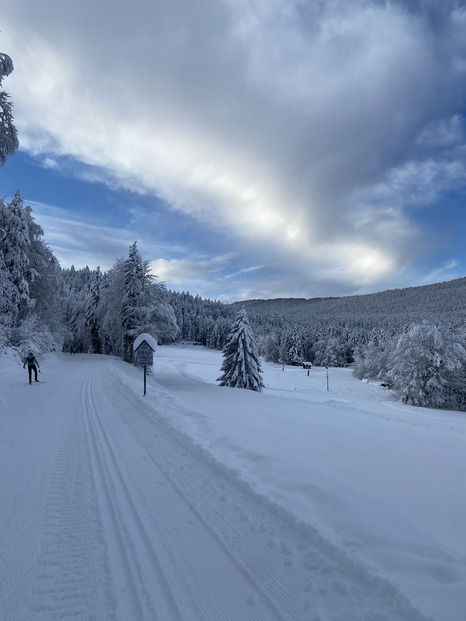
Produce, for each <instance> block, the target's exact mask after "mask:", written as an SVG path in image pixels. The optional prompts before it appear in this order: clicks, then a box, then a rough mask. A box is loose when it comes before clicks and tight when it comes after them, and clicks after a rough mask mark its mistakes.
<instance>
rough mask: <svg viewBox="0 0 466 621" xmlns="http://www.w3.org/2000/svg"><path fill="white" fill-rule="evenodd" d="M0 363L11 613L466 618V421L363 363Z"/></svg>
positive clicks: (176, 355)
mask: <svg viewBox="0 0 466 621" xmlns="http://www.w3.org/2000/svg"><path fill="white" fill-rule="evenodd" d="M221 362H222V356H221V353H219V352H214V351H208V350H205V349H203V348H201V347H195V346H189V347H181V346H178V347H159V348H158V350H157V352H156V356H155V366H154V371H155V373H154V375H153V376H152V377H151V378H150V379H149V381H148V392H147V395H146V396H145V397H144V396H143V394H142V393H143V381H142V373H141V372H139V371H138V370H137V369H135V368H134V367H132V366H130V365H128V364H125V363H123V362H122V361H119V360H117V359H114V358H109V357H104V356H91V355H76V356H69V355H67V356H66V355H64V354H54V355H49V356H46V357H45V358H44V359H43V360H42V361H41V363H42V364H41V366H42V373H41V376H40V378H41V379H42V380H43V381H44V382H45V383H41V384H38V385H32V386H29V385H28V383H27V373H26V371H23V370H22V368H21V367H20V366H18V365H17V364H16V363H14V362H13V361H11V360H6V359H3V360H2V359H0V472H1V476H0V533H1V534H0V603H1V607H0V618H1V619H5V620H7V621H34V620H36V619H37V620H39V619H40V620H47V621H58V620H68V619H82V620H86V621H88V620H92V619H95V620H98V621H100V620H109V621H110V620H114V619H115V620H121V621H132V620H138V621H139V620H146V619H147V620H153V619H159V620H161V621H172V620H173V621H188V620H189V621H230V620H231V621H249V620H256V621H275V620H281V621H292V620H300V621H317V620H322V621H327V620H328V621H336V620H339V621H350V620H354V621H396V620H410V621H411V620H420V619H429V618H431V619H435V620H436V621H464V619H465V618H466V588H465V585H466V494H465V493H464V490H465V485H466V433H465V432H466V416H465V415H464V414H463V413H458V412H448V411H436V410H423V409H418V408H412V407H408V406H403V405H401V404H398V403H395V402H393V401H391V400H390V397H389V395H388V394H387V393H386V392H385V389H383V388H381V387H378V386H372V385H369V384H365V383H362V382H359V381H358V380H356V379H355V378H354V377H353V376H352V374H351V371H349V370H346V369H330V370H329V390H328V391H327V387H326V371H325V369H320V368H313V369H312V370H311V371H310V373H309V376H308V374H307V371H305V370H303V369H298V368H292V367H286V368H285V370H284V371H282V368H281V367H280V366H278V365H274V364H265V365H264V382H265V384H266V389H265V390H264V392H263V393H262V394H259V393H254V392H251V391H246V390H237V389H230V388H223V387H219V386H217V385H216V384H215V380H216V378H217V377H218V376H219V374H220V366H221Z"/></svg>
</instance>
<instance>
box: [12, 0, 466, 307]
mask: <svg viewBox="0 0 466 621" xmlns="http://www.w3.org/2000/svg"><path fill="white" fill-rule="evenodd" d="M455 4H456V3H453V2H451V3H450V2H448V1H446V2H445V3H444V4H443V11H442V15H441V20H437V21H436V20H435V19H433V16H432V15H433V14H432V12H433V11H435V3H429V2H427V3H422V6H423V8H419V7H418V8H417V5H416V2H411V3H409V4H408V3H403V2H391V3H381V2H376V1H375V0H374V1H370V0H355V1H354V2H351V3H348V2H344V1H342V0H327V1H325V2H319V3H302V2H299V1H298V0H295V1H292V2H287V3H283V2H279V1H278V0H267V1H265V0H253V1H250V0H248V1H247V2H246V1H241V0H223V1H222V0H218V1H217V2H211V0H198V1H197V2H196V3H193V2H191V1H190V0H172V1H171V2H165V1H162V0H159V1H155V2H154V1H149V0H139V1H138V2H136V3H134V2H132V3H129V2H125V1H124V0H119V1H118V2H108V1H100V2H90V0H82V1H81V2H79V3H63V2H62V0H44V1H43V2H40V3H38V2H35V1H34V0H15V2H14V3H11V4H10V6H8V7H5V8H4V10H3V24H2V30H3V32H2V39H3V42H4V44H5V43H6V46H5V45H4V47H5V48H6V49H5V51H7V52H8V53H9V54H10V55H11V56H12V57H13V59H14V62H15V72H14V73H13V74H12V76H11V77H10V78H9V84H8V89H9V91H10V92H11V94H12V96H13V99H14V101H15V112H16V120H17V125H18V127H19V129H20V137H21V142H22V145H23V148H25V149H27V150H28V151H30V152H31V153H36V154H46V156H47V157H48V158H49V160H48V161H49V163H50V164H49V165H52V162H53V161H55V159H54V158H59V156H60V155H72V156H73V157H75V158H77V159H79V160H81V161H83V162H85V163H87V164H90V165H92V166H96V167H99V169H101V170H102V179H104V180H105V181H107V182H108V179H109V178H111V179H112V180H113V183H114V184H115V185H118V184H120V185H121V186H123V187H125V188H129V189H132V190H136V191H141V192H146V193H153V194H157V195H158V196H162V197H163V198H164V199H165V200H166V201H168V202H169V203H170V204H171V205H172V207H173V209H176V210H178V211H182V212H185V213H187V214H190V215H191V216H193V217H195V218H196V219H197V220H199V221H200V222H203V223H204V224H205V226H206V227H209V228H213V229H217V230H219V231H220V230H221V231H222V233H223V234H228V236H229V238H230V240H231V247H232V249H233V248H234V249H235V252H239V251H241V252H244V253H245V254H248V253H252V252H254V253H255V255H256V259H255V260H257V257H259V262H260V263H261V264H263V265H270V264H280V265H282V266H287V269H286V270H283V271H277V272H276V278H275V280H274V279H273V278H271V279H270V281H269V282H268V283H267V284H263V285H261V283H260V281H259V280H258V281H257V282H256V283H255V286H256V287H257V291H259V290H260V291H268V292H269V293H270V295H282V294H283V292H284V290H285V288H287V291H288V290H289V289H293V290H295V289H296V290H298V291H301V295H305V296H307V295H312V294H313V293H314V292H318V291H319V283H320V284H321V285H322V287H325V286H327V285H328V286H329V287H330V288H335V289H336V290H338V287H339V286H340V289H341V291H351V290H353V291H355V290H358V289H359V288H361V287H367V286H372V285H374V284H375V283H378V282H383V281H384V279H388V278H392V277H393V275H394V274H396V273H401V272H402V271H403V269H404V268H405V267H406V265H407V264H408V263H409V261H410V260H411V259H412V257H413V249H416V248H417V247H419V246H420V245H422V243H424V242H422V238H423V236H424V235H423V231H422V229H421V228H420V227H419V225H418V224H415V223H414V221H413V219H412V218H411V216H410V210H411V209H412V208H413V206H423V205H426V204H431V203H432V201H435V200H437V199H438V198H439V196H440V195H441V194H442V192H445V191H448V190H450V189H452V188H460V187H462V186H464V185H465V174H464V173H465V161H466V158H465V156H464V152H459V151H458V147H461V146H462V145H464V131H463V121H462V117H461V114H460V112H459V111H458V109H457V108H458V103H457V102H458V97H459V95H460V94H461V87H460V81H461V80H460V79H459V78H458V76H461V75H462V73H461V72H462V71H463V70H462V68H461V67H462V63H464V62H465V59H466V38H465V37H463V36H462V34H464V25H465V23H466V17H465V16H466V12H465V11H464V10H462V9H460V8H455ZM419 6H421V4H420V5H419ZM434 17H435V16H434ZM38 24H40V27H38ZM453 148H456V152H455V154H453V152H452V149H453ZM426 150H427V151H426ZM427 152H428V153H427ZM426 153H427V155H426ZM225 231H228V233H225ZM201 255H202V249H201V248H200V249H199V253H198V256H201ZM251 260H252V259H251ZM174 261H175V260H173V259H165V261H164V260H163V259H160V260H159V261H158V263H157V264H156V268H157V266H158V268H159V271H161V272H162V273H163V274H165V276H167V280H168V276H169V277H170V278H172V279H173V281H176V282H178V281H179V280H180V278H182V274H183V273H185V274H186V273H190V274H191V273H192V271H193V269H194V267H195V266H197V268H199V269H200V268H201V264H202V260H198V259H194V260H193V258H192V257H186V258H185V259H182V260H178V259H176V262H174ZM189 266H191V267H189ZM303 266H306V267H305V268H303ZM156 271H157V269H156ZM201 271H202V270H201ZM202 273H203V274H205V273H206V272H205V270H204V271H202ZM257 275H258V277H259V273H258V274H257ZM286 279H288V280H289V282H293V283H294V284H293V286H291V287H289V286H288V285H286V287H285V285H284V281H285V280H286ZM323 283H327V285H324V284H323ZM243 284H244V283H243ZM256 297H257V295H256Z"/></svg>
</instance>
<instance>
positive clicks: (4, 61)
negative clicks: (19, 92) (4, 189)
mask: <svg viewBox="0 0 466 621" xmlns="http://www.w3.org/2000/svg"><path fill="white" fill-rule="evenodd" d="M12 71H13V62H12V60H11V58H10V57H9V56H8V55H7V54H3V53H0V86H1V84H2V82H3V79H4V78H6V77H7V76H8V75H10V73H11V72H12ZM12 108H13V106H12V103H11V101H10V97H9V95H8V93H5V91H0V164H1V165H2V166H3V164H4V163H5V162H6V159H7V157H9V156H10V155H12V154H13V153H14V152H15V151H16V149H17V148H18V146H19V143H18V135H17V133H16V127H15V126H14V125H13V111H12Z"/></svg>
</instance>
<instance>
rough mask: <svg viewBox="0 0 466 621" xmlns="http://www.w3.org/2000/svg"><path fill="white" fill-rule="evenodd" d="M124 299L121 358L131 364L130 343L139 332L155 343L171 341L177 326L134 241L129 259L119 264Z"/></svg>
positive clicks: (147, 264)
mask: <svg viewBox="0 0 466 621" xmlns="http://www.w3.org/2000/svg"><path fill="white" fill-rule="evenodd" d="M119 268H120V269H121V270H122V286H123V297H122V301H121V311H120V318H121V329H122V350H123V358H124V359H125V360H126V361H127V362H132V361H133V357H134V353H133V342H134V339H135V338H136V337H137V336H138V334H140V333H141V332H148V333H150V334H155V335H156V338H157V340H158V341H160V342H162V341H163V339H164V338H167V339H170V338H174V337H175V336H176V334H177V330H178V329H177V325H176V319H175V314H174V312H173V308H172V307H171V306H170V304H169V303H168V301H167V300H166V299H165V294H166V289H165V287H164V285H163V284H161V283H157V282H155V280H156V276H154V275H152V274H151V273H150V265H149V261H147V260H145V259H143V258H142V257H141V255H140V254H139V251H138V249H137V242H134V244H133V245H132V246H131V247H130V249H129V255H128V258H127V259H126V260H125V261H123V262H122V263H120V265H119Z"/></svg>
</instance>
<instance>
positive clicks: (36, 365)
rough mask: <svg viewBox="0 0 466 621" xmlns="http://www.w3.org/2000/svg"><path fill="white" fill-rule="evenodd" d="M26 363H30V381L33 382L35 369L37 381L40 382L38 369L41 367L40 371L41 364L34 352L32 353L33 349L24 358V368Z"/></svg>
mask: <svg viewBox="0 0 466 621" xmlns="http://www.w3.org/2000/svg"><path fill="white" fill-rule="evenodd" d="M26 364H27V365H28V372H29V383H30V384H32V372H33V371H34V378H35V380H36V382H38V381H39V380H38V379H37V369H39V372H40V366H39V363H38V362H37V360H36V358H35V356H34V354H33V353H32V351H30V352H29V353H28V355H27V356H26V358H25V360H24V364H23V369H24V368H25V366H26Z"/></svg>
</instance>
